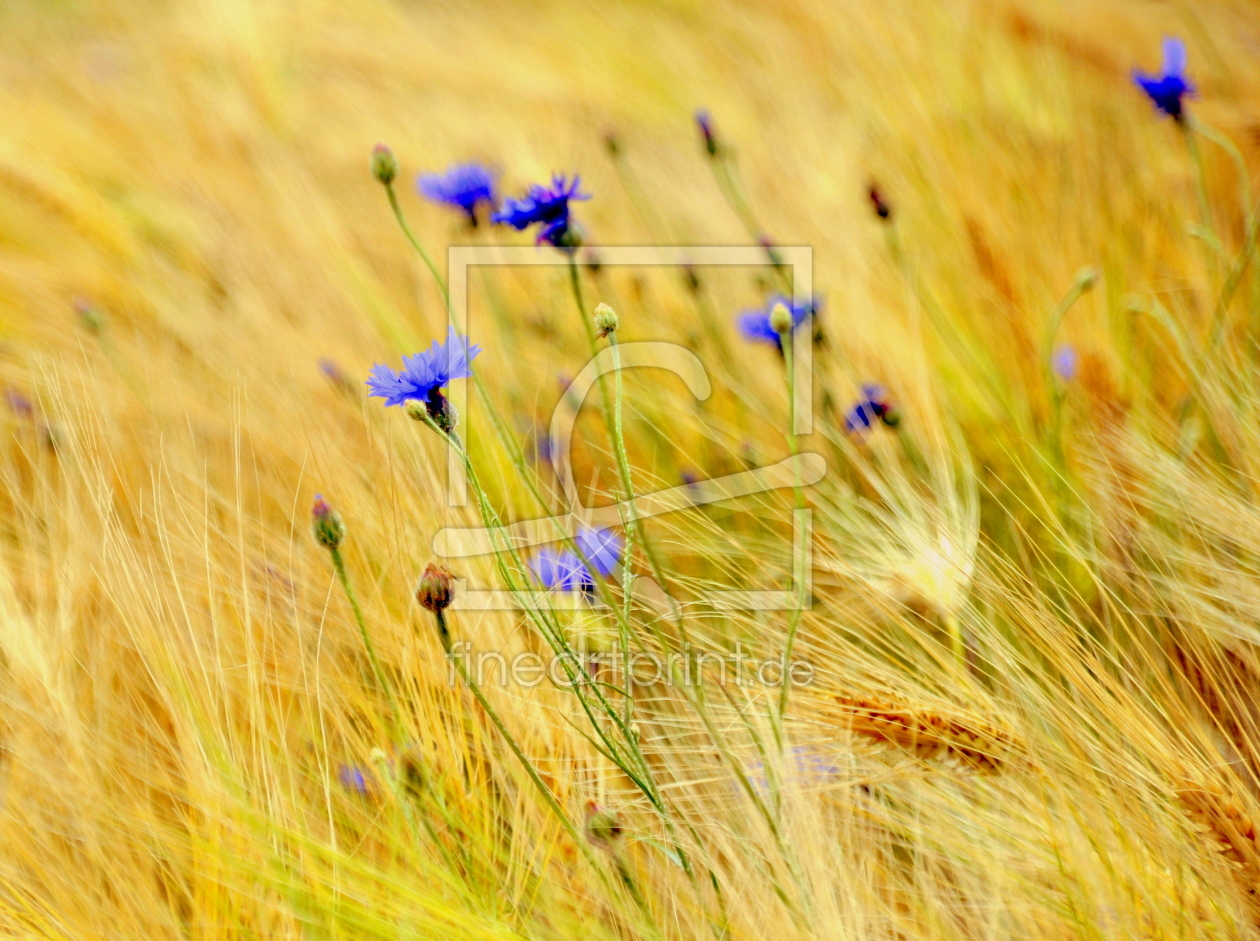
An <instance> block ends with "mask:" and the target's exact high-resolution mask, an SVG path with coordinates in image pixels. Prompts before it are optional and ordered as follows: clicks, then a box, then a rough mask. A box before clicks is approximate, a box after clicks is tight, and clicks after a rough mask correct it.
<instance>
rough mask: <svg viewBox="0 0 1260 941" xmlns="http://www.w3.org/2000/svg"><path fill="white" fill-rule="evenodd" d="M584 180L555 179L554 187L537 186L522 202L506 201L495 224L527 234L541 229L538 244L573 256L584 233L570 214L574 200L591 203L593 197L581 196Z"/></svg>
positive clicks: (552, 185)
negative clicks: (532, 227) (529, 230)
mask: <svg viewBox="0 0 1260 941" xmlns="http://www.w3.org/2000/svg"><path fill="white" fill-rule="evenodd" d="M581 182H582V178H581V177H580V176H576V175H575V176H574V177H573V181H572V182H569V181H568V180H567V179H566V178H565V177H564V176H563V175H562V174H556V175H554V176H552V178H551V186H550V187H546V186H538V185H534V186H531V187H530V188H529V191H528V192H527V193H526V194H525V195H524V196H523V197H521V198H520V199H506V200H504V201H503V208H502V209H500V210H499V211H498V212H496V213H495V214H494V215H492V216H491V217H490V221H491V222H495V223H498V224H500V225H509V226H511V227H512V228H514V229H516V230H517V231H518V232H523V231H524V230H525V229H528V228H529V227H530V226H531V225H537V226H540V228H539V230H538V237H537V239H536V241H537V244H539V245H541V244H542V243H544V242H546V243H547V244H548V245H553V246H555V247H556V248H558V249H560V250H561V251H565V252H572V251H574V250H575V249H576V248H577V247H578V246H579V245H580V244H581V242H582V238H581V231H580V230H579V228H578V226H577V223H576V222H575V221H574V220H573V219H572V217H571V216H570V212H569V203H570V201H572V200H580V199H590V198H591V196H590V194H589V193H580V192H578V187H579V186H580V185H581Z"/></svg>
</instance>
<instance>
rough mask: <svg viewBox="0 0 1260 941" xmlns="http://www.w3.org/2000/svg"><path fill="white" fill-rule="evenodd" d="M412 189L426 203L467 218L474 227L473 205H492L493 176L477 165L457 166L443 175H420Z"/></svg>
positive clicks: (475, 209) (459, 164)
mask: <svg viewBox="0 0 1260 941" xmlns="http://www.w3.org/2000/svg"><path fill="white" fill-rule="evenodd" d="M416 189H417V190H418V191H419V193H420V195H421V196H423V197H425V198H426V199H431V200H433V202H435V203H442V204H444V205H447V206H451V207H452V208H454V209H462V210H463V211H464V212H465V213H467V214H468V221H469V222H470V223H472V224H473V225H476V224H477V205H478V204H479V203H490V204H491V205H493V204H494V173H493V172H492V171H491V170H490V168H489V167H483V166H482V165H481V164H479V163H457V164H455V165H454V166H451V167H448V168H447V169H446V172H445V173H424V174H421V175H420V176H418V177H416Z"/></svg>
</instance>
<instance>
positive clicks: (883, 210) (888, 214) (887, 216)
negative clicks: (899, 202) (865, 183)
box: [867, 183, 892, 222]
mask: <svg viewBox="0 0 1260 941" xmlns="http://www.w3.org/2000/svg"><path fill="white" fill-rule="evenodd" d="M867 195H868V196H870V198H871V205H872V206H873V207H874V209H875V215H877V216H879V217H880V218H881V219H883V220H884V221H885V222H888V221H891V219H892V207H891V206H889V205H888V203H887V202H885V201H884V194H883V193H881V192H880V191H879V187H878V186H876V185H875V184H873V183H872V184H871V188H870V190H869V191H868V193H867Z"/></svg>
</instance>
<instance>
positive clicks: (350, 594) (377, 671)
mask: <svg viewBox="0 0 1260 941" xmlns="http://www.w3.org/2000/svg"><path fill="white" fill-rule="evenodd" d="M328 554H329V555H330V556H332V563H333V569H334V570H335V571H336V572H337V579H338V580H339V581H340V582H341V588H342V590H343V591H344V592H345V593H346V600H348V601H349V602H350V609H351V610H352V611H354V620H355V622H356V623H357V624H358V625H359V634H360V636H361V637H362V638H363V648H364V649H365V650H366V651H367V655H368V660H369V661H371V664H372V673H373V674H374V675H375V677H376V683H377V685H378V686H380V688H381V691H382V692H384V693H385V699H386V700H387V701H388V702H389V711H390V715H391V717H392V718H393V723H394V730H395V731H396V732H397V731H398V730H400V729H401V728H402V726H401V722H400V716H399V713H398V703H397V702H396V701H395V700H394V691H393V688H392V687H391V686H390V684H389V680H388V679H386V678H385V671H384V670H383V669H382V668H381V661H380V660H379V659H378V658H377V656H376V647H375V646H374V645H373V644H372V637H371V635H370V634H369V633H368V629H367V621H366V620H364V617H363V610H362V609H361V608H360V607H359V599H358V598H357V597H356V596H355V593H354V588H353V587H351V585H350V576H349V575H347V574H346V563H345V562H344V561H343V560H342V558H341V549H339V548H337V547H336V546H332V547H330V548H329V549H328Z"/></svg>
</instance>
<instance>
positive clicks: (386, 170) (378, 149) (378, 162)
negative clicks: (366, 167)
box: [372, 144, 398, 186]
mask: <svg viewBox="0 0 1260 941" xmlns="http://www.w3.org/2000/svg"><path fill="white" fill-rule="evenodd" d="M372 176H374V177H376V181H377V182H378V183H382V184H384V185H385V186H389V185H390V184H391V183H393V182H394V178H395V177H397V176H398V158H397V157H395V156H394V152H393V151H392V150H390V149H389V147H388V146H387V145H385V144H377V145H376V146H375V147H373V148H372Z"/></svg>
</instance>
